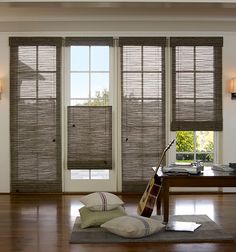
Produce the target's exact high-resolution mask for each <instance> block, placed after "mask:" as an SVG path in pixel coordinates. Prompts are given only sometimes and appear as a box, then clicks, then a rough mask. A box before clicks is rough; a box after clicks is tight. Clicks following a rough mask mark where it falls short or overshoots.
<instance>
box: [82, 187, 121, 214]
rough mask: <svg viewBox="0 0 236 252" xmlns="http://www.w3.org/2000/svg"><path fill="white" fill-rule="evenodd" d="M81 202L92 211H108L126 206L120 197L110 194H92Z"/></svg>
mask: <svg viewBox="0 0 236 252" xmlns="http://www.w3.org/2000/svg"><path fill="white" fill-rule="evenodd" d="M80 201H81V202H82V203H83V204H84V205H85V206H86V207H87V208H89V209H90V210H92V211H108V210H112V209H115V208H116V207H118V206H122V205H123V204H124V202H123V201H122V200H121V199H120V198H119V197H117V196H116V195H114V194H112V193H108V192H95V193H91V194H88V195H86V196H84V197H82V198H81V199H80Z"/></svg>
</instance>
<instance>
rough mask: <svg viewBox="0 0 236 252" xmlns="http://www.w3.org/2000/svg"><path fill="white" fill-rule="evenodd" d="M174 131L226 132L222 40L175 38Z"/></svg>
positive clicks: (173, 67)
mask: <svg viewBox="0 0 236 252" xmlns="http://www.w3.org/2000/svg"><path fill="white" fill-rule="evenodd" d="M170 46H171V47H172V122H171V130H174V131H176V130H211V131H220V130H222V128H223V119H222V46H223V38H222V37H173V38H171V39H170Z"/></svg>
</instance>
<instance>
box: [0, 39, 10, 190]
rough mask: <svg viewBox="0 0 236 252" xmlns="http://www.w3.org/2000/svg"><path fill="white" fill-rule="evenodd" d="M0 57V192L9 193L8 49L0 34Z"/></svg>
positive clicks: (5, 40)
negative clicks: (0, 86) (1, 88)
mask: <svg viewBox="0 0 236 252" xmlns="http://www.w3.org/2000/svg"><path fill="white" fill-rule="evenodd" d="M0 55H1V56H0V78H1V79H2V80H3V92H2V95H1V100H0V192H9V188H10V186H9V184H10V151H9V150H10V141H9V137H10V133H9V132H10V129H9V115H10V113H9V48H8V37H7V36H6V35H5V34H0Z"/></svg>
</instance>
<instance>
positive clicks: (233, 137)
mask: <svg viewBox="0 0 236 252" xmlns="http://www.w3.org/2000/svg"><path fill="white" fill-rule="evenodd" d="M75 24H76V23H75ZM75 24H74V25H72V26H71V27H73V29H74V30H72V29H70V30H69V31H67V29H65V30H64V31H63V30H60V29H63V28H65V27H67V25H68V24H67V25H65V26H63V25H62V22H60V25H58V26H56V22H54V23H53V25H52V26H50V25H49V26H47V24H46V23H45V22H44V23H42V24H41V23H40V22H38V23H37V25H36V26H35V24H32V26H31V23H30V22H28V23H27V26H26V27H27V28H25V30H24V26H22V24H19V25H18V24H17V23H16V22H14V23H11V24H10V25H9V23H7V24H5V26H4V27H3V26H2V28H1V29H0V77H1V78H3V79H4V82H5V83H4V84H5V86H4V92H3V94H2V99H1V100H0V193H1V192H9V191H10V150H9V145H10V144H9V141H10V139H9V46H8V38H9V36H44V35H45V36H48V35H50V36H68V35H71V36H76V35H77V36H79V35H87V36H88V35H90V36H92V35H104V36H118V35H120V36H124V35H126V36H144V35H147V36H171V35H172V36H173V35H175V36H224V47H223V87H224V88H223V116H224V118H223V119H224V130H223V132H222V134H221V144H222V146H221V147H222V148H221V150H222V153H221V154H222V160H223V162H224V163H228V162H236V148H235V141H236V101H235V100H231V98H230V95H229V94H228V93H226V92H225V83H226V80H228V79H230V78H232V77H236V46H235V45H236V25H235V23H234V25H233V24H232V22H230V23H228V24H227V23H221V25H219V26H216V25H215V24H214V23H212V22H209V23H206V24H205V23H204V22H201V21H200V22H193V23H191V22H186V23H185V25H184V26H183V29H182V28H181V27H182V26H181V25H180V23H177V22H169V21H167V22H163V21H162V22H160V23H158V22H156V23H155V24H154V23H152V25H151V28H150V22H145V21H144V22H142V25H141V26H140V22H139V23H138V25H137V24H136V25H135V22H131V23H126V22H115V23H112V22H111V23H107V22H101V23H99V22H96V25H95V26H93V25H92V24H91V22H88V24H87V25H86V22H83V25H84V26H76V25H75ZM0 25H1V22H0ZM7 25H9V27H8V26H7ZM44 27H45V29H44ZM48 27H50V29H51V32H49V31H48V29H49V28H48ZM53 27H54V28H53ZM62 27H63V28H62ZM85 27H86V29H85ZM164 28H165V29H164ZM2 30H4V32H1V31H2ZM8 30H9V32H7V31H8ZM19 31H20V32H19ZM37 31H38V32H37ZM55 31H56V32H55Z"/></svg>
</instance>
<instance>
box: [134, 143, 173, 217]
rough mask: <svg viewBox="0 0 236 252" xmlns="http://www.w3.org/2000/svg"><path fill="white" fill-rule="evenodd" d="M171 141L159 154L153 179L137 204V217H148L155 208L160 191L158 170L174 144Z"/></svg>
mask: <svg viewBox="0 0 236 252" xmlns="http://www.w3.org/2000/svg"><path fill="white" fill-rule="evenodd" d="M174 141H175V139H173V140H172V141H171V142H170V143H169V144H168V145H167V146H166V148H165V149H164V151H163V152H162V154H161V158H160V161H159V163H158V165H157V167H156V169H155V171H154V175H153V177H152V178H151V179H150V181H149V183H148V185H147V187H146V189H145V191H144V193H143V195H142V198H141V200H140V201H139V204H138V209H137V212H138V214H139V215H141V216H144V217H150V216H151V215H152V211H153V208H154V206H155V202H156V199H157V197H158V195H159V193H160V190H161V178H160V177H159V176H158V175H157V172H158V169H159V168H160V165H161V162H162V160H163V158H164V156H165V154H166V152H167V150H169V149H170V147H171V145H172V144H173V143H174Z"/></svg>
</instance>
